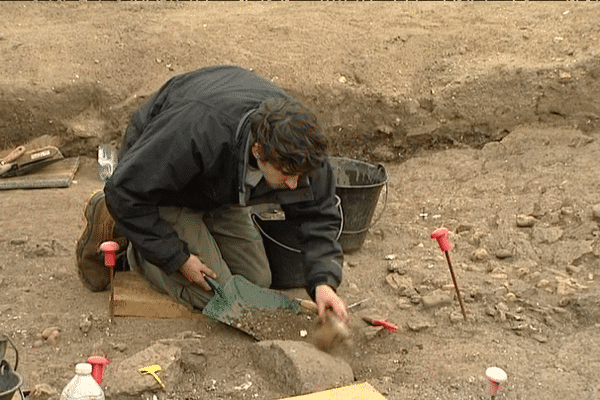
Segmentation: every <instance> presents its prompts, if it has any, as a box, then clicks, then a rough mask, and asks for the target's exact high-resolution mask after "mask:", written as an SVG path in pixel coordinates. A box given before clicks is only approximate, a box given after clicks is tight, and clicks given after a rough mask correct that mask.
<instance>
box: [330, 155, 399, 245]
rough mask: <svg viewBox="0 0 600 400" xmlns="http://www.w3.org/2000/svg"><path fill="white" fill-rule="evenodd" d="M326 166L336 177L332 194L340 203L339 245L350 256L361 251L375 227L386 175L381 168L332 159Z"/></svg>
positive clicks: (358, 162) (350, 160) (341, 159)
mask: <svg viewBox="0 0 600 400" xmlns="http://www.w3.org/2000/svg"><path fill="white" fill-rule="evenodd" d="M329 162H330V164H331V166H332V168H333V172H334V174H335V177H336V190H335V192H336V194H337V195H338V197H339V198H340V199H341V201H342V213H343V218H344V225H343V229H342V236H341V237H340V240H339V242H340V245H341V246H342V250H343V251H344V253H349V252H352V251H356V250H358V249H360V248H361V247H362V245H363V243H364V242H365V238H366V236H367V232H368V231H369V228H371V227H372V226H373V225H374V223H373V214H374V213H375V208H376V206H377V202H378V201H379V195H380V193H381V189H382V188H383V186H384V185H386V184H387V180H388V176H387V171H386V170H385V167H384V166H383V165H381V164H380V165H378V166H375V165H371V164H369V163H366V162H363V161H358V160H352V159H349V158H342V157H332V158H330V160H329ZM386 197H387V190H386ZM386 202H387V199H386ZM384 207H385V203H384ZM383 211H384V210H382V211H381V214H380V215H379V218H381V215H382V214H383Z"/></svg>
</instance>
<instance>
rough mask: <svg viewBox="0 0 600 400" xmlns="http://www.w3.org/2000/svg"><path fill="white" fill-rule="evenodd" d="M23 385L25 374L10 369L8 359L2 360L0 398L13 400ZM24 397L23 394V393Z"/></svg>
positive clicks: (0, 365) (0, 363)
mask: <svg viewBox="0 0 600 400" xmlns="http://www.w3.org/2000/svg"><path fill="white" fill-rule="evenodd" d="M21 385H23V376H21V374H19V373H18V372H16V371H13V370H11V369H10V367H9V365H8V363H7V362H6V360H2V362H0V400H11V399H12V398H13V396H14V394H15V392H16V391H17V390H19V388H20V387H21ZM21 398H23V394H21Z"/></svg>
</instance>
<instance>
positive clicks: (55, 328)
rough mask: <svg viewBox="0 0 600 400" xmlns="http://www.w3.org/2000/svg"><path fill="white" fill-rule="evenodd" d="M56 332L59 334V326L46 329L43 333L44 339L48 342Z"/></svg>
mask: <svg viewBox="0 0 600 400" xmlns="http://www.w3.org/2000/svg"><path fill="white" fill-rule="evenodd" d="M55 331H56V332H59V331H60V328H59V327H58V326H51V327H50V328H46V329H44V330H43V331H42V338H43V339H46V340H47V339H48V338H49V337H50V335H52V334H53V333H54V332H55Z"/></svg>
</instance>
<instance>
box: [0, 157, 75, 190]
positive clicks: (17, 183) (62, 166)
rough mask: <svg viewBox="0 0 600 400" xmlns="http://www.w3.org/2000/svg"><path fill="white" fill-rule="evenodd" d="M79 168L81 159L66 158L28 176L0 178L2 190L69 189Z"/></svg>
mask: <svg viewBox="0 0 600 400" xmlns="http://www.w3.org/2000/svg"><path fill="white" fill-rule="evenodd" d="M77 168H79V157H70V158H64V159H62V160H59V161H56V162H54V163H52V164H50V165H47V166H45V167H44V168H41V169H40V170H38V171H35V172H33V173H31V174H28V175H23V176H13V177H11V178H0V190H6V189H43V188H60V187H69V186H70V185H71V182H72V181H73V177H74V176H75V173H76V172H77Z"/></svg>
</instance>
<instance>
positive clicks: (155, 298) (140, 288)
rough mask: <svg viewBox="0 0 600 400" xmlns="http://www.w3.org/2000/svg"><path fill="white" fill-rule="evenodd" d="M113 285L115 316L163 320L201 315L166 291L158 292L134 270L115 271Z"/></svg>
mask: <svg viewBox="0 0 600 400" xmlns="http://www.w3.org/2000/svg"><path fill="white" fill-rule="evenodd" d="M113 285H114V297H115V303H114V312H115V317H139V318H164V319H176V318H198V317H204V316H203V315H202V313H200V312H194V311H192V310H190V309H188V308H187V307H186V306H184V305H183V304H181V303H180V302H178V301H177V300H176V299H174V298H172V297H171V296H169V295H168V294H166V293H163V292H160V291H158V290H157V289H156V288H154V287H153V286H152V285H151V284H150V282H148V281H147V280H146V279H145V278H144V277H143V276H141V275H140V274H139V273H137V272H135V271H123V272H116V273H115V278H114V282H113ZM109 296H110V295H109ZM109 301H110V297H109Z"/></svg>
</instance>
